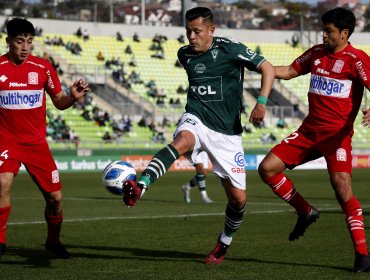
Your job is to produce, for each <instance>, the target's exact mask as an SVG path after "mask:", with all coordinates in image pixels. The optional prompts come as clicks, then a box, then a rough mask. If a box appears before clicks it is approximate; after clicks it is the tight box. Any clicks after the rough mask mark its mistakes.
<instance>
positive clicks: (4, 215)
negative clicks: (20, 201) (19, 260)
mask: <svg viewBox="0 0 370 280" xmlns="http://www.w3.org/2000/svg"><path fill="white" fill-rule="evenodd" d="M10 208H11V206H10V205H9V206H8V207H3V208H0V243H3V244H5V243H6V223H7V222H8V218H9V213H10Z"/></svg>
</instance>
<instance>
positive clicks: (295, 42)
mask: <svg viewBox="0 0 370 280" xmlns="http://www.w3.org/2000/svg"><path fill="white" fill-rule="evenodd" d="M298 43H299V37H298V34H297V33H294V34H293V36H292V47H293V48H295V47H297V46H298Z"/></svg>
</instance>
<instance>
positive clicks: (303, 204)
mask: <svg viewBox="0 0 370 280" xmlns="http://www.w3.org/2000/svg"><path fill="white" fill-rule="evenodd" d="M265 183H266V184H267V185H269V186H270V187H271V189H272V191H273V192H274V193H275V194H276V195H277V196H278V197H280V198H281V199H283V200H285V201H286V202H288V203H289V204H290V205H291V206H293V207H294V208H295V210H296V211H297V214H298V215H302V214H307V213H308V212H309V211H310V209H311V206H310V204H308V202H307V201H306V200H305V199H304V198H303V197H302V196H301V195H300V194H299V192H298V191H297V190H296V188H295V187H294V185H293V183H292V181H290V179H289V178H288V177H286V176H285V175H284V174H283V173H280V174H277V175H275V176H272V177H270V178H267V179H265Z"/></svg>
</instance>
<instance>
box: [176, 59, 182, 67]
mask: <svg viewBox="0 0 370 280" xmlns="http://www.w3.org/2000/svg"><path fill="white" fill-rule="evenodd" d="M175 67H181V68H182V65H181V63H180V60H179V59H176V62H175Z"/></svg>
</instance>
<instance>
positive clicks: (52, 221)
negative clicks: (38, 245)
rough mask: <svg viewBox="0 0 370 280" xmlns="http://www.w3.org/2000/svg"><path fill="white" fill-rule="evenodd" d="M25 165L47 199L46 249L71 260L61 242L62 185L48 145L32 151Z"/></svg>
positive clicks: (45, 212) (45, 215)
mask: <svg viewBox="0 0 370 280" xmlns="http://www.w3.org/2000/svg"><path fill="white" fill-rule="evenodd" d="M24 165H25V167H26V169H27V171H28V173H29V174H30V175H31V177H32V179H33V181H34V182H35V184H36V185H37V186H38V187H39V189H40V191H41V193H42V195H43V197H44V199H45V210H44V217H45V220H46V223H47V238H46V242H45V247H46V249H47V250H48V251H50V252H52V253H54V254H55V255H56V257H58V258H62V259H67V258H70V254H69V252H68V251H67V250H66V249H65V248H64V246H63V245H62V243H61V242H60V233H61V227H62V222H63V203H62V191H61V189H62V184H61V182H60V179H59V172H58V169H57V167H56V164H55V162H54V159H53V157H52V154H51V152H50V150H49V147H48V146H47V144H45V145H40V146H37V147H33V148H32V149H30V151H29V154H28V157H27V159H25V161H24Z"/></svg>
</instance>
